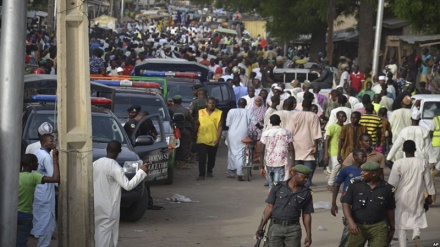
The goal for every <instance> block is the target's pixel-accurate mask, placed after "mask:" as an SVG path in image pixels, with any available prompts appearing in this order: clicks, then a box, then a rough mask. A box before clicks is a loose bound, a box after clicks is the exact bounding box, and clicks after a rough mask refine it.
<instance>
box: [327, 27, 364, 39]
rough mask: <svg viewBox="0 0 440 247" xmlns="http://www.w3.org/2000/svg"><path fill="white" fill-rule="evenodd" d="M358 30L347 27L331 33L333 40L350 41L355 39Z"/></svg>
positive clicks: (357, 35)
mask: <svg viewBox="0 0 440 247" xmlns="http://www.w3.org/2000/svg"><path fill="white" fill-rule="evenodd" d="M358 37H359V32H358V31H357V30H356V29H354V28H347V29H344V30H340V31H337V32H334V33H333V42H339V41H345V42H351V41H354V40H357V38H358Z"/></svg>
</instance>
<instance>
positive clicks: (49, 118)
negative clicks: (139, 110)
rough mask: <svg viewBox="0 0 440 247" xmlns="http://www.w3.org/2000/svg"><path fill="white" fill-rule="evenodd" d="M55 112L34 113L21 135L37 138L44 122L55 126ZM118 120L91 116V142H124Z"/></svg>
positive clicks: (29, 138) (30, 138)
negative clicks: (39, 127) (39, 128)
mask: <svg viewBox="0 0 440 247" xmlns="http://www.w3.org/2000/svg"><path fill="white" fill-rule="evenodd" d="M56 120H57V116H56V114H53V113H52V114H51V113H41V114H36V115H34V117H32V118H31V119H29V121H30V123H29V128H27V133H23V136H24V137H25V139H27V140H38V134H37V129H38V126H40V125H41V124H42V123H44V122H49V123H50V124H52V126H54V127H55V128H56V126H57V123H56ZM123 131H124V130H122V128H121V125H120V124H119V122H118V120H117V119H115V118H114V117H111V116H105V115H104V116H96V115H95V116H92V138H93V142H105V143H107V142H110V141H111V140H116V141H119V142H121V143H122V144H126V143H127V140H126V138H125V135H124V132H123Z"/></svg>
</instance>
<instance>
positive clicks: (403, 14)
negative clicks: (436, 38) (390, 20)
mask: <svg viewBox="0 0 440 247" xmlns="http://www.w3.org/2000/svg"><path fill="white" fill-rule="evenodd" d="M439 9H440V1H438V0H435V1H426V0H395V1H394V4H393V10H394V13H395V14H396V16H397V17H399V18H402V19H405V20H408V21H409V22H410V23H411V25H412V27H413V28H414V29H415V30H417V31H420V32H424V33H430V34H435V33H440V25H439V23H440V14H439Z"/></svg>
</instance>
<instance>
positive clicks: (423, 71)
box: [422, 54, 431, 75]
mask: <svg viewBox="0 0 440 247" xmlns="http://www.w3.org/2000/svg"><path fill="white" fill-rule="evenodd" d="M430 59H431V54H427V55H426V56H425V58H424V59H423V62H425V63H428V62H429V60H430ZM428 70H429V67H428V66H426V65H424V64H422V74H425V75H426V74H428Z"/></svg>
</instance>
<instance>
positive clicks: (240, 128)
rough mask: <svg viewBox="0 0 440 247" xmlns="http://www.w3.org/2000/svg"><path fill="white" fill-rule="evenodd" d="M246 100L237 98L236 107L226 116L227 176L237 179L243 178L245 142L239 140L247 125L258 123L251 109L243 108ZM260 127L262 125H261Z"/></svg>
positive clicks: (243, 135)
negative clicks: (227, 128)
mask: <svg viewBox="0 0 440 247" xmlns="http://www.w3.org/2000/svg"><path fill="white" fill-rule="evenodd" d="M245 107H246V100H245V99H243V98H241V99H239V100H238V108H236V109H231V110H230V111H229V112H228V115H227V117H226V126H228V127H229V130H228V134H227V136H226V145H228V178H235V174H237V176H238V180H239V181H244V179H243V162H244V148H245V144H244V143H243V142H241V140H243V139H245V138H246V136H247V130H248V127H249V126H250V125H251V124H252V125H256V124H258V120H257V118H256V117H255V116H254V114H253V113H252V110H250V109H245ZM261 127H262V126H261Z"/></svg>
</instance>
